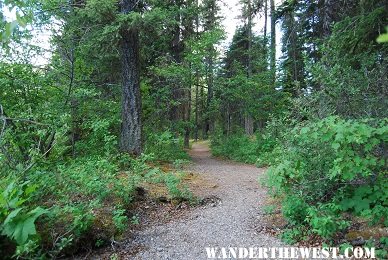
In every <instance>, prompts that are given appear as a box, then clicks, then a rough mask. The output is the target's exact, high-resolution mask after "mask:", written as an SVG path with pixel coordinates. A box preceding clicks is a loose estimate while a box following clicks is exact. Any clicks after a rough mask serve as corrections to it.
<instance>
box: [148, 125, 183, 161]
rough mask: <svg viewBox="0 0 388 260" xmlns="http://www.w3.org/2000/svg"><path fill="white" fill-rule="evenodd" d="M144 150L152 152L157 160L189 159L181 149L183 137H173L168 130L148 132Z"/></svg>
mask: <svg viewBox="0 0 388 260" xmlns="http://www.w3.org/2000/svg"><path fill="white" fill-rule="evenodd" d="M144 152H145V153H146V154H153V155H154V158H156V159H157V160H160V161H166V162H173V161H174V160H177V159H182V160H188V159H189V156H188V155H187V153H186V152H185V151H184V149H183V139H182V138H176V137H174V135H173V134H172V133H171V132H169V131H165V132H161V133H151V134H149V135H148V136H147V138H146V142H145V149H144Z"/></svg>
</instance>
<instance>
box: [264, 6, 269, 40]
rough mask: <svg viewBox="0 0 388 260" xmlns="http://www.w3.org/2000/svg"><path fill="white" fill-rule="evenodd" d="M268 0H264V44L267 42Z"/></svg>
mask: <svg viewBox="0 0 388 260" xmlns="http://www.w3.org/2000/svg"><path fill="white" fill-rule="evenodd" d="M267 27H268V0H264V44H267Z"/></svg>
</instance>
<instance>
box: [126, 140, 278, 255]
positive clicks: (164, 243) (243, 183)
mask: <svg viewBox="0 0 388 260" xmlns="http://www.w3.org/2000/svg"><path fill="white" fill-rule="evenodd" d="M190 155H191V157H192V160H193V164H192V165H191V166H190V167H189V169H188V170H189V171H191V172H194V173H198V174H201V177H203V178H205V180H208V182H209V183H211V184H212V188H210V189H209V188H208V187H207V188H203V189H198V190H194V191H193V192H194V193H195V194H196V195H199V196H201V197H207V196H215V197H217V198H219V200H217V199H216V200H215V201H214V203H210V204H208V205H207V206H205V207H198V208H194V209H193V210H190V212H189V213H188V214H187V215H186V216H185V217H183V218H180V219H178V220H176V221H175V220H174V221H172V222H169V223H167V224H161V225H157V226H151V227H149V228H146V229H145V230H142V231H141V232H139V234H137V235H136V236H135V240H134V241H132V243H131V244H132V245H133V246H136V245H137V246H141V248H142V250H140V252H139V253H138V254H137V255H135V256H133V257H134V259H147V260H148V259H152V260H154V259H155V260H157V259H171V260H180V259H184V260H199V259H207V254H206V251H205V247H250V246H257V247H259V246H278V245H281V242H280V241H279V240H278V239H276V238H274V237H271V236H269V235H265V234H261V233H257V232H255V226H256V225H257V223H258V222H260V215H261V213H263V206H264V200H265V196H266V191H265V190H264V189H263V188H261V187H260V186H259V185H258V182H257V178H258V176H259V175H261V174H263V170H261V169H257V168H256V167H254V166H250V165H244V164H238V163H233V162H227V161H223V160H219V159H215V158H212V157H211V155H210V153H209V148H208V146H207V145H206V144H203V143H198V144H194V145H193V148H192V150H191V152H190Z"/></svg>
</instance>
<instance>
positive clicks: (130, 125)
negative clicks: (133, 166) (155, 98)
mask: <svg viewBox="0 0 388 260" xmlns="http://www.w3.org/2000/svg"><path fill="white" fill-rule="evenodd" d="M137 2H138V1H136V0H122V2H121V12H122V13H123V14H128V13H130V12H133V11H134V9H135V6H136V4H137ZM121 37H122V39H121V62H122V81H123V82H122V110H121V119H122V123H121V137H120V149H121V151H123V152H127V153H130V154H132V155H139V154H140V153H141V151H142V123H141V96H140V71H139V70H140V61H139V32H138V31H137V30H136V29H134V28H131V29H126V28H125V29H123V30H122V32H121Z"/></svg>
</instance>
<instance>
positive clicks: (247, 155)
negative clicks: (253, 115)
mask: <svg viewBox="0 0 388 260" xmlns="http://www.w3.org/2000/svg"><path fill="white" fill-rule="evenodd" d="M275 146H276V140H275V138H273V137H272V136H271V135H270V134H269V133H267V132H264V133H257V134H256V136H253V137H248V136H246V135H244V134H234V135H231V136H223V135H220V134H218V135H217V134H216V135H215V136H214V137H213V139H212V142H211V148H212V154H213V155H214V156H220V157H224V158H227V159H231V160H234V161H239V162H244V163H250V164H255V163H256V164H257V165H258V166H266V165H268V164H269V162H270V161H271V158H272V152H273V151H274V148H275Z"/></svg>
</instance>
